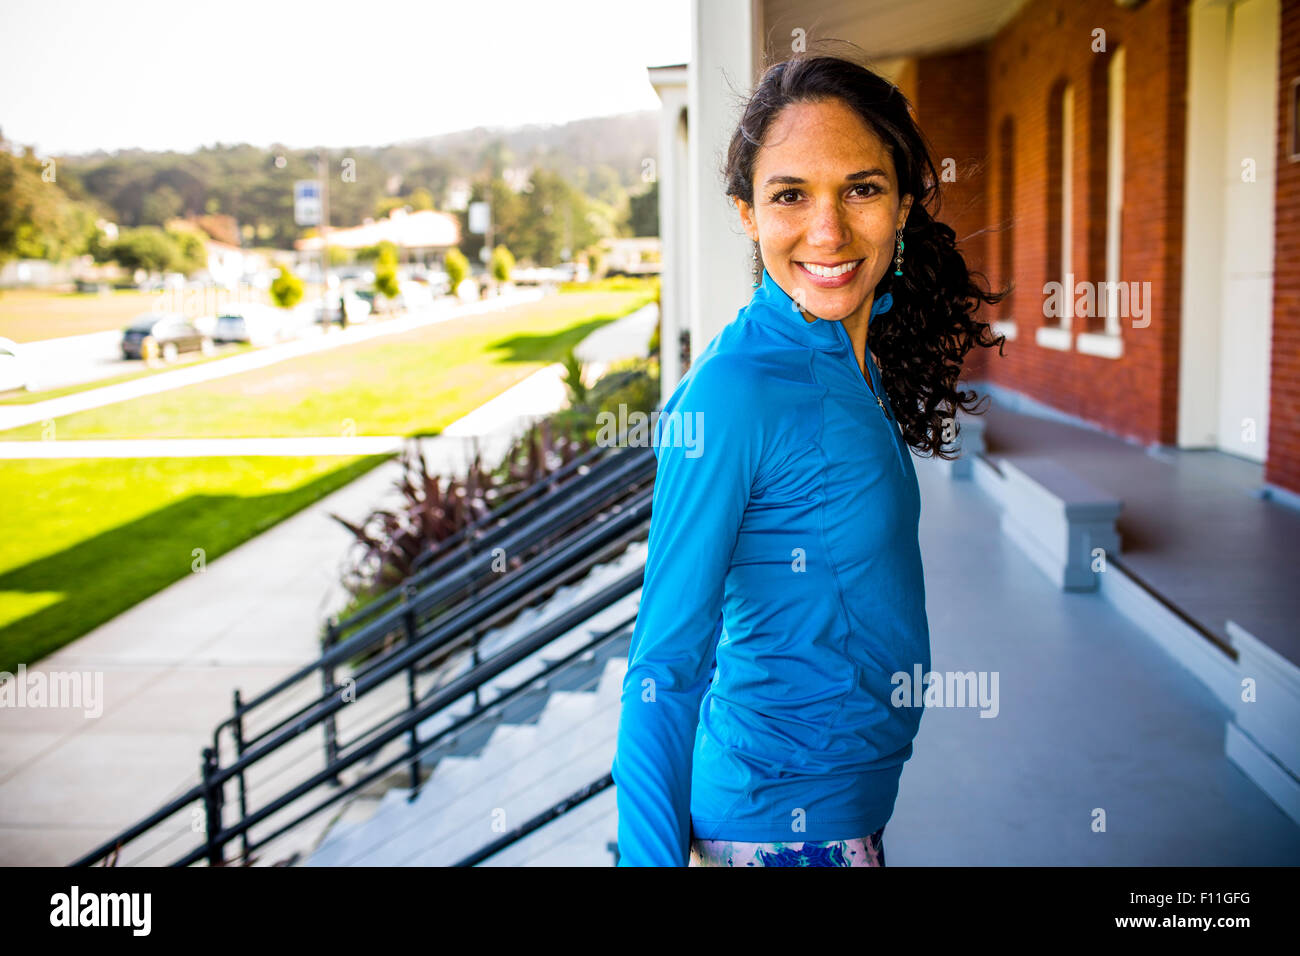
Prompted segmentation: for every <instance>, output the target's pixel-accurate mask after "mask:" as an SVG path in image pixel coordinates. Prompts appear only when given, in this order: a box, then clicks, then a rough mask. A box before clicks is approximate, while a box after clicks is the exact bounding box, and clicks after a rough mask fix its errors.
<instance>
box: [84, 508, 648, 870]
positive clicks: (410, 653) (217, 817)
mask: <svg viewBox="0 0 1300 956" xmlns="http://www.w3.org/2000/svg"><path fill="white" fill-rule="evenodd" d="M651 502H652V488H648V489H643V490H642V491H640V492H638V493H637V495H636V497H635V498H634V500H633V502H631V503H629V504H628V505H626V506H625V507H623V508H620V509H616V511H617V513H616V514H615V515H614V516H613V517H610V518H607V520H606V521H604V522H601V523H599V524H597V525H596V526H595V527H594V528H592V529H590V530H589V531H588V532H587V533H585V534H583V535H582V536H580V540H579V541H576V542H573V543H571V544H570V545H567V546H560V547H558V548H555V549H553V552H554V553H552V554H550V555H549V556H548V557H549V561H547V560H538V561H534V562H532V563H530V564H529V565H526V566H525V567H524V568H522V569H520V570H519V571H518V572H516V575H512V576H511V578H515V577H518V578H520V579H522V578H524V577H525V576H529V571H530V569H532V575H531V577H533V578H537V577H540V576H541V575H543V574H546V573H552V572H553V571H554V570H555V569H557V568H558V567H559V566H560V565H561V564H562V563H563V557H562V556H565V555H567V556H568V557H570V558H571V557H573V554H574V553H575V550H576V549H577V548H579V546H585V547H587V548H589V549H590V548H592V547H600V546H608V545H609V543H610V541H611V540H613V539H614V538H616V537H617V536H618V535H619V534H622V535H623V536H624V538H625V539H626V540H628V541H630V540H633V539H635V538H637V537H639V536H641V535H643V534H644V532H645V530H646V529H647V527H648V523H649V510H650V505H651ZM643 573H644V569H638V570H637V571H635V572H633V573H632V574H630V575H627V576H625V577H624V578H622V579H620V581H619V582H617V584H615V585H612V586H611V587H609V588H607V589H605V591H603V592H602V593H601V594H599V595H597V596H596V597H594V598H592V599H589V600H587V601H584V602H583V603H582V604H580V605H579V606H578V607H577V608H575V609H573V610H571V611H570V612H568V613H566V614H564V615H561V617H559V618H557V619H556V621H554V622H551V623H549V624H547V625H545V626H543V627H541V628H539V629H538V630H537V631H535V632H534V633H533V634H532V635H530V636H528V637H526V638H523V639H521V640H520V641H519V642H517V643H516V644H514V645H511V647H509V648H507V649H506V650H504V651H502V652H501V653H499V654H496V655H494V656H493V657H491V658H489V659H488V660H486V661H483V662H481V663H480V664H478V665H477V666H476V667H474V668H472V669H471V671H470V672H469V673H468V674H466V675H464V676H462V677H461V678H458V679H457V680H454V681H452V682H451V684H449V685H448V686H447V687H445V688H441V689H439V690H438V691H437V692H436V693H434V694H432V695H431V696H430V697H429V698H428V699H426V700H425V701H424V702H420V701H418V700H412V702H411V704H412V706H411V707H410V709H409V710H408V711H407V713H406V715H405V717H402V718H401V719H399V720H397V721H395V722H391V723H390V724H389V726H387V727H385V728H382V729H381V730H380V731H379V732H376V733H371V732H370V731H367V732H365V733H364V734H362V735H361V739H363V740H365V742H364V743H361V744H359V745H351V744H350V745H348V746H347V747H336V749H335V751H334V753H333V754H330V755H328V756H327V759H326V761H325V767H324V769H322V770H321V771H320V772H319V773H317V774H316V775H314V776H313V777H311V778H310V779H309V780H308V781H305V782H303V783H302V784H300V785H299V786H297V787H295V788H294V789H293V790H291V791H289V792H288V793H285V794H283V795H281V796H280V797H279V798H278V799H276V800H273V801H272V802H271V803H270V804H268V805H267V806H265V807H263V808H262V809H260V810H258V811H256V812H254V813H252V814H249V813H248V808H247V804H246V800H245V794H246V789H245V787H244V785H243V780H244V774H245V772H246V771H247V769H248V768H249V767H251V766H252V765H254V764H255V763H257V762H258V761H259V760H262V759H264V758H265V757H266V756H268V755H269V754H271V753H274V752H276V751H277V750H278V749H279V748H280V747H282V746H284V745H285V744H286V743H288V742H289V741H291V740H293V739H295V738H297V737H299V736H300V735H301V734H302V733H304V732H305V731H307V730H309V729H310V728H312V727H314V726H317V725H320V724H322V723H323V722H324V721H325V720H327V719H329V718H332V717H333V715H334V714H335V713H337V711H338V710H339V709H341V708H342V706H344V704H345V703H346V702H345V701H344V700H342V699H341V698H340V697H339V696H338V695H337V694H322V695H321V698H320V699H319V700H317V701H316V702H314V704H312V705H309V706H308V707H307V708H306V709H305V710H304V712H303V713H301V714H299V715H297V718H296V719H295V720H294V721H293V722H292V723H290V724H287V725H286V724H282V725H281V726H280V727H279V728H278V729H277V730H276V731H275V732H274V733H273V734H271V735H270V737H269V739H262V740H261V741H260V742H257V743H252V744H251V745H250V742H249V741H247V740H244V738H243V734H242V726H241V725H240V723H239V722H238V721H236V723H235V725H234V728H235V729H234V736H235V740H236V747H237V750H238V752H239V756H238V758H237V759H236V760H235V762H234V763H232V764H230V765H229V766H226V767H221V766H219V760H218V753H219V750H218V746H214V747H212V748H205V750H204V754H203V782H202V783H201V784H199V785H197V786H195V787H193V788H191V789H190V790H189V791H187V792H186V793H185V794H182V795H181V796H179V797H177V798H176V799H174V800H172V801H170V802H169V803H168V804H167V805H166V806H164V807H163V808H161V809H160V810H158V811H156V812H155V813H154V814H152V815H151V816H150V817H148V818H146V819H145V820H142V821H140V822H139V823H137V824H136V825H134V826H133V827H131V828H128V829H127V830H126V831H124V832H123V833H122V834H120V835H119V836H118V837H116V838H114V839H113V840H110V841H108V842H107V843H105V844H103V845H102V846H100V847H98V848H97V849H96V850H95V851H92V852H91V853H90V854H87V855H86V856H84V857H82V858H81V859H79V860H78V861H76V863H75V864H74V865H87V864H89V863H93V862H96V861H98V860H100V859H103V858H104V857H106V856H107V855H108V854H110V853H113V852H114V851H115V850H116V849H118V848H120V847H121V846H122V845H123V844H125V843H128V842H130V841H131V840H134V839H136V838H137V837H139V836H140V835H141V834H143V833H145V832H147V831H148V830H150V829H151V828H153V827H154V826H157V825H158V824H159V823H161V822H162V821H164V820H166V819H167V818H168V817H170V816H172V815H173V814H174V813H176V812H178V811H179V810H181V809H183V808H184V807H185V806H187V805H189V804H191V803H193V802H195V801H196V800H202V801H203V803H204V808H205V820H206V821H207V827H206V831H207V834H208V836H207V839H206V840H205V842H204V844H203V845H202V846H200V847H198V848H196V849H194V850H192V851H191V852H190V853H189V854H187V855H186V856H185V857H184V858H183V859H182V860H181V861H179V862H180V863H181V864H182V865H184V864H188V863H192V862H195V861H197V860H199V859H202V858H204V857H207V858H208V859H209V861H210V862H211V863H213V864H215V865H222V864H224V863H225V858H224V852H223V848H224V846H225V844H226V843H228V842H229V841H230V840H232V839H235V838H237V837H238V838H240V839H241V840H242V841H243V844H244V853H243V854H242V856H243V858H244V859H245V860H247V859H249V856H250V853H251V850H252V849H254V848H256V846H261V845H264V844H265V843H267V842H268V841H269V840H270V839H274V837H275V836H278V835H280V834H281V833H282V832H284V830H285V829H287V828H289V827H292V826H294V825H297V824H298V823H301V822H302V821H303V820H305V819H307V817H309V816H311V815H313V814H314V813H316V812H319V810H320V809H322V808H324V807H325V806H328V805H329V804H331V803H333V802H336V801H337V800H339V799H342V797H344V796H346V795H347V794H348V793H351V792H352V791H354V790H355V789H356V788H357V787H359V786H362V785H364V783H366V782H369V781H370V780H373V779H374V778H375V777H376V776H377V775H379V774H381V773H384V772H387V770H388V769H390V768H391V767H392V766H395V765H396V764H398V763H400V762H402V761H403V760H408V761H410V760H412V758H413V757H414V759H415V761H416V762H418V756H419V753H420V752H423V751H424V750H427V749H428V748H429V747H431V746H433V745H434V743H436V741H437V740H439V739H441V737H442V736H444V735H445V734H446V733H450V732H452V730H453V729H454V728H456V727H460V726H462V725H463V723H464V722H465V721H467V720H469V719H472V718H473V717H475V716H477V715H479V714H481V713H482V712H484V710H485V709H487V708H489V707H492V706H496V705H497V703H498V702H499V699H494V700H493V701H492V702H490V703H489V704H487V705H481V704H479V703H478V701H476V702H475V704H476V706H475V708H474V710H473V711H472V713H471V714H470V715H468V716H467V717H466V718H464V719H462V720H461V721H458V722H456V723H454V724H453V725H452V726H451V727H449V728H446V729H444V731H440V732H439V734H438V735H436V736H435V737H434V738H432V739H431V740H428V741H425V742H423V743H420V742H419V740H418V737H417V735H416V733H415V728H416V727H418V725H419V723H420V722H421V721H422V720H425V719H427V718H428V717H429V716H431V715H433V714H435V713H437V712H439V711H440V710H442V709H444V708H445V707H447V706H450V705H451V704H452V703H454V702H456V701H457V700H459V699H460V698H461V697H463V696H465V694H466V693H469V692H472V691H477V690H478V689H479V688H481V687H482V686H483V684H484V683H486V682H487V681H489V680H491V679H492V678H493V677H495V676H496V675H497V674H499V673H501V671H503V670H504V669H506V668H507V667H509V666H513V664H514V663H517V662H518V660H521V659H523V657H525V656H528V655H530V654H532V653H535V652H536V650H538V649H539V648H541V647H544V646H545V644H546V643H549V642H550V641H551V640H554V639H556V638H558V637H560V636H562V635H564V634H565V633H567V632H568V631H569V630H571V629H572V627H574V626H577V625H578V624H580V623H581V622H582V620H583V619H584V616H585V617H589V616H590V615H591V614H592V613H595V612H596V611H598V610H600V609H601V607H603V606H607V605H608V604H609V603H612V601H614V600H617V599H619V598H620V597H622V596H623V595H625V594H626V593H630V591H631V590H634V589H635V588H636V587H639V586H640V578H641V576H642V574H643ZM533 583H534V584H536V583H537V582H536V581H534V582H533ZM543 583H544V582H543ZM507 584H511V585H515V584H516V582H515V581H513V580H510V579H505V580H502V581H500V582H497V584H496V585H495V587H497V588H499V589H500V591H501V593H502V594H511V593H513V592H511V591H509V590H507V588H506V587H505V585H507ZM489 590H492V589H489ZM487 593H488V592H484V594H485V595H486V594H487ZM408 603H409V602H408ZM491 606H492V607H493V608H496V607H498V606H499V605H498V604H497V603H493V604H492V605H491ZM465 613H467V612H465V611H462V614H465ZM467 620H469V618H465V617H462V619H461V620H460V621H457V620H456V619H455V618H454V617H453V618H452V620H451V622H444V624H447V626H445V627H441V628H437V629H435V630H434V631H433V632H431V633H429V634H428V635H427V636H426V637H424V638H421V639H414V638H415V635H414V634H413V635H412V638H413V639H412V640H411V641H410V646H408V647H405V648H403V649H401V650H399V651H398V652H396V653H394V654H392V655H389V656H387V657H385V658H384V659H383V660H382V661H380V662H379V663H378V664H377V665H376V666H375V667H373V668H371V669H370V670H369V671H367V672H366V673H363V674H361V675H360V676H359V678H358V680H357V683H356V685H355V699H356V700H360V699H361V698H362V696H364V695H365V694H366V693H368V692H370V691H371V690H373V689H375V688H377V687H379V686H381V685H382V684H383V682H384V681H386V680H387V679H389V678H391V677H393V676H394V675H398V674H402V673H403V672H404V671H406V670H407V669H409V668H412V667H413V665H414V664H415V663H416V662H417V661H418V660H419V659H421V658H423V657H427V656H428V654H429V653H430V652H431V651H435V650H437V649H438V648H439V647H442V646H445V645H447V644H449V643H451V642H453V641H454V640H456V639H457V636H458V634H459V636H460V639H461V640H463V639H464V638H463V625H464V623H465V622H466V621H467ZM453 624H459V625H461V628H460V630H459V631H458V630H457V628H456V627H455V626H452V625H453ZM343 647H344V645H340V647H339V648H335V649H334V650H333V652H334V653H338V652H340V651H341V650H342V649H343ZM316 666H319V665H316ZM313 669H314V668H313ZM236 701H237V705H238V697H236ZM223 726H225V724H223ZM217 733H218V734H219V733H220V728H219V729H218V732H217ZM404 734H409V736H410V740H409V742H408V743H407V745H406V747H405V749H404V750H403V752H402V753H400V754H399V755H398V756H397V757H394V758H393V759H392V760H390V761H388V762H387V763H386V764H385V765H384V766H383V767H382V768H380V769H379V770H376V771H372V772H371V773H370V774H369V775H367V776H366V777H364V778H363V780H362V781H358V782H355V783H353V784H352V785H351V786H350V787H348V788H345V789H343V790H340V791H337V792H335V793H333V794H332V795H330V796H329V797H328V798H327V799H326V800H325V801H323V802H322V803H321V804H320V805H318V806H317V807H315V808H313V809H311V810H310V811H308V812H307V813H306V814H304V815H300V816H298V817H297V818H296V819H295V820H293V821H292V822H291V823H289V824H287V825H286V826H285V827H283V828H281V829H280V830H277V831H276V833H275V834H273V835H271V836H268V837H264V838H263V839H261V840H259V841H258V842H257V844H256V845H254V844H253V843H252V842H251V841H250V840H249V838H248V831H249V829H250V828H251V827H253V826H255V825H257V824H258V823H260V822H261V821H263V820H265V819H267V818H268V817H269V816H270V815H271V814H273V813H276V812H278V811H279V810H281V809H283V808H285V807H287V806H288V805H289V804H290V803H292V802H294V801H296V800H297V799H299V798H300V797H301V796H302V795H303V794H305V793H307V792H309V791H310V790H312V789H313V788H315V787H317V786H320V785H321V784H322V783H325V782H336V781H337V780H338V778H339V774H340V773H341V772H343V771H345V770H347V769H349V768H351V767H353V766H355V765H356V764H357V763H358V762H359V761H361V760H363V759H366V758H369V757H371V756H372V755H374V754H377V753H378V752H379V750H380V749H381V748H382V747H384V746H385V745H387V744H388V743H390V742H392V741H394V740H397V739H398V738H399V737H401V736H402V735H404ZM262 737H263V738H266V737H267V735H265V734H264V735H262ZM366 737H369V739H365V738H366ZM214 744H218V745H219V740H218V739H217V735H214ZM232 778H238V779H239V781H240V787H241V793H240V806H239V810H240V813H239V815H240V821H239V822H238V823H236V824H234V825H233V826H230V827H225V826H223V823H222V816H223V815H222V811H223V809H224V784H225V783H227V782H228V781H229V780H231V779H232Z"/></svg>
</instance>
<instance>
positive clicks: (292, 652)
mask: <svg viewBox="0 0 1300 956" xmlns="http://www.w3.org/2000/svg"><path fill="white" fill-rule="evenodd" d="M654 322H655V312H654V306H653V305H651V306H647V307H646V308H645V309H642V310H639V311H638V312H636V313H633V314H632V315H629V316H627V317H624V318H623V319H620V320H618V321H617V322H615V323H611V324H610V325H608V326H606V327H605V328H604V329H602V332H603V333H604V334H603V335H602V336H601V338H600V340H598V342H596V343H594V344H592V345H588V343H587V342H584V343H583V346H585V347H580V348H579V350H578V352H579V355H580V357H583V358H585V359H588V360H589V361H591V362H592V363H593V365H592V367H591V370H592V371H593V372H598V371H599V367H603V365H604V363H607V362H609V361H612V360H614V359H616V358H619V357H622V356H631V355H644V354H645V347H646V342H647V340H648V338H649V334H650V329H651V328H653V325H654ZM562 374H563V367H562V366H561V365H559V364H556V365H551V366H548V367H547V368H545V369H542V370H541V371H539V372H536V373H535V374H533V375H532V376H530V377H529V378H528V379H525V380H524V381H523V382H521V383H519V384H518V385H516V386H515V387H514V388H511V389H510V390H508V391H507V392H505V393H503V394H502V395H500V396H498V397H497V398H495V399H493V400H492V401H491V402H489V403H487V404H486V405H484V406H482V407H480V408H479V409H477V410H475V411H474V412H472V413H471V414H469V415H467V416H465V418H462V419H460V420H459V421H457V422H456V423H454V424H452V425H451V426H449V427H448V428H447V429H446V430H445V432H444V433H443V434H442V435H439V436H438V437H435V438H429V439H423V440H422V442H421V444H422V445H423V447H424V450H425V456H426V460H427V461H428V462H429V465H430V468H431V469H435V470H438V471H440V472H442V473H443V474H451V473H463V471H464V470H465V467H466V465H467V463H468V461H469V459H470V456H471V453H472V447H473V444H474V443H475V442H476V441H477V442H478V443H479V446H480V448H481V449H482V451H483V455H484V458H485V459H488V460H492V459H493V458H499V457H500V454H501V453H503V452H504V450H505V448H506V447H507V446H508V444H509V442H510V440H511V439H512V438H513V437H514V435H517V434H519V433H520V432H521V431H523V430H524V428H526V426H527V424H528V423H529V422H530V421H532V420H533V419H534V418H536V417H537V416H539V415H545V414H548V413H550V412H553V411H555V410H557V409H558V408H560V407H562V406H563V404H564V401H565V395H566V392H565V388H564V385H563V382H562V380H561V376H562ZM400 473H401V467H400V465H399V464H398V463H397V462H396V461H391V462H386V463H385V464H383V465H381V466H379V467H378V468H376V469H374V470H373V471H371V472H369V473H368V474H366V475H364V476H363V477H361V478H359V479H358V480H357V481H355V482H353V483H351V484H350V485H348V486H346V487H345V488H342V489H340V490H338V491H336V492H334V493H333V494H331V495H329V496H327V497H326V498H323V499H321V500H320V501H318V502H317V503H315V504H313V505H311V506H309V507H307V508H305V509H304V510H303V511H300V512H299V513H297V514H296V515H294V516H292V517H290V518H288V519H286V520H285V521H283V522H281V523H280V524H278V525H276V526H275V527H274V528H272V529H271V530H269V531H267V532H266V533H264V534H262V535H259V536H258V537H256V538H254V539H252V540H250V541H247V542H245V543H244V544H243V545H241V546H240V547H238V548H236V549H235V550H233V551H231V552H229V553H227V554H225V555H222V556H221V557H220V558H217V559H215V560H213V561H211V562H209V563H208V565H207V567H206V569H205V570H204V572H203V573H201V574H198V573H196V574H192V575H190V576H189V577H187V578H185V579H183V580H181V581H178V582H176V583H175V584H173V585H171V586H170V587H168V588H166V589H164V590H163V591H161V592H159V593H157V594H155V595H153V596H152V597H150V598H148V599H147V600H145V601H143V602H142V603H141V604H139V605H138V606H136V607H134V608H132V609H131V610H130V611H127V612H126V613H124V614H121V615H119V616H118V617H116V618H114V619H113V620H111V621H109V622H108V623H106V624H104V625H102V626H101V627H99V628H96V629H95V630H94V631H92V632H91V633H90V634H88V635H86V636H85V637H83V638H81V639H79V640H77V641H75V642H73V643H72V644H70V645H68V646H67V647H64V648H63V649H61V650H60V651H58V652H56V653H54V654H52V655H50V656H49V657H47V658H45V659H43V660H41V661H40V662H39V663H37V664H35V665H33V666H32V667H30V668H28V669H27V674H26V676H27V679H28V680H29V681H30V680H32V679H34V675H37V674H43V675H46V677H45V679H48V678H49V676H51V675H57V674H71V673H82V674H87V675H89V676H90V678H92V680H90V681H88V683H90V684H93V680H94V679H98V680H100V681H102V695H101V697H102V699H101V700H99V701H98V706H99V709H100V713H99V714H98V715H97V716H87V712H86V708H84V707H82V706H64V707H0V865H2V866H14V865H41V866H62V865H66V864H68V863H69V862H71V861H72V860H74V859H76V858H77V857H78V856H79V855H81V854H82V853H85V852H87V851H89V850H90V849H92V848H93V847H94V846H96V845H98V844H99V843H101V842H103V841H104V840H107V839H109V838H110V837H112V836H114V835H116V834H117V833H119V832H121V831H122V830H123V829H125V828H126V827H128V826H130V825H131V824H132V823H134V822H136V821H137V820H139V819H141V818H143V817H145V816H148V815H149V814H150V813H151V812H152V811H154V810H155V809H157V808H158V807H159V806H161V805H162V804H163V803H165V802H166V801H167V800H168V799H170V798H171V797H173V796H176V795H177V794H179V793H182V792H184V791H185V790H186V789H188V788H189V787H191V786H193V785H194V783H196V782H197V781H198V779H199V759H200V751H201V748H202V747H204V746H210V745H211V738H212V730H213V728H214V726H215V725H216V724H217V723H218V722H219V721H221V720H223V719H225V718H226V717H227V716H229V714H230V711H231V693H232V690H233V689H234V688H236V687H237V688H240V689H241V691H242V692H243V693H244V694H245V696H251V695H252V694H255V693H257V692H258V691H260V690H262V689H264V688H265V687H268V686H270V685H271V684H273V683H274V682H275V681H277V680H278V679H279V678H281V677H282V676H283V675H284V674H285V673H286V672H287V671H289V670H291V669H293V668H295V667H299V666H301V665H302V664H304V663H306V662H307V661H309V660H313V659H315V658H316V657H317V656H319V651H320V647H319V643H318V642H319V634H320V628H321V624H322V622H323V621H324V620H325V618H326V617H328V615H329V614H330V613H332V612H333V611H334V610H336V609H338V608H339V607H341V606H342V605H343V604H344V602H345V600H346V594H345V593H344V592H343V590H342V589H341V587H340V586H339V584H338V579H339V565H340V563H341V561H342V560H343V559H344V557H345V554H346V551H347V548H348V545H349V544H350V543H351V541H352V536H351V535H350V534H349V533H348V532H347V530H346V529H344V528H343V527H342V526H341V525H340V524H339V523H338V522H336V521H334V520H333V519H332V518H330V517H329V513H330V512H334V513H336V514H339V515H341V516H343V517H345V518H347V519H349V520H359V519H361V518H363V517H364V516H365V515H366V514H367V513H369V512H370V511H371V510H372V509H373V508H375V507H377V506H379V505H380V504H382V503H391V502H393V501H394V500H395V499H398V498H400V495H399V494H398V493H397V492H396V491H395V489H394V487H393V482H394V479H395V478H396V477H397V476H398V475H399V474H400ZM165 839H166V836H165V835H164V836H160V837H159V840H160V841H161V840H165Z"/></svg>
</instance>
